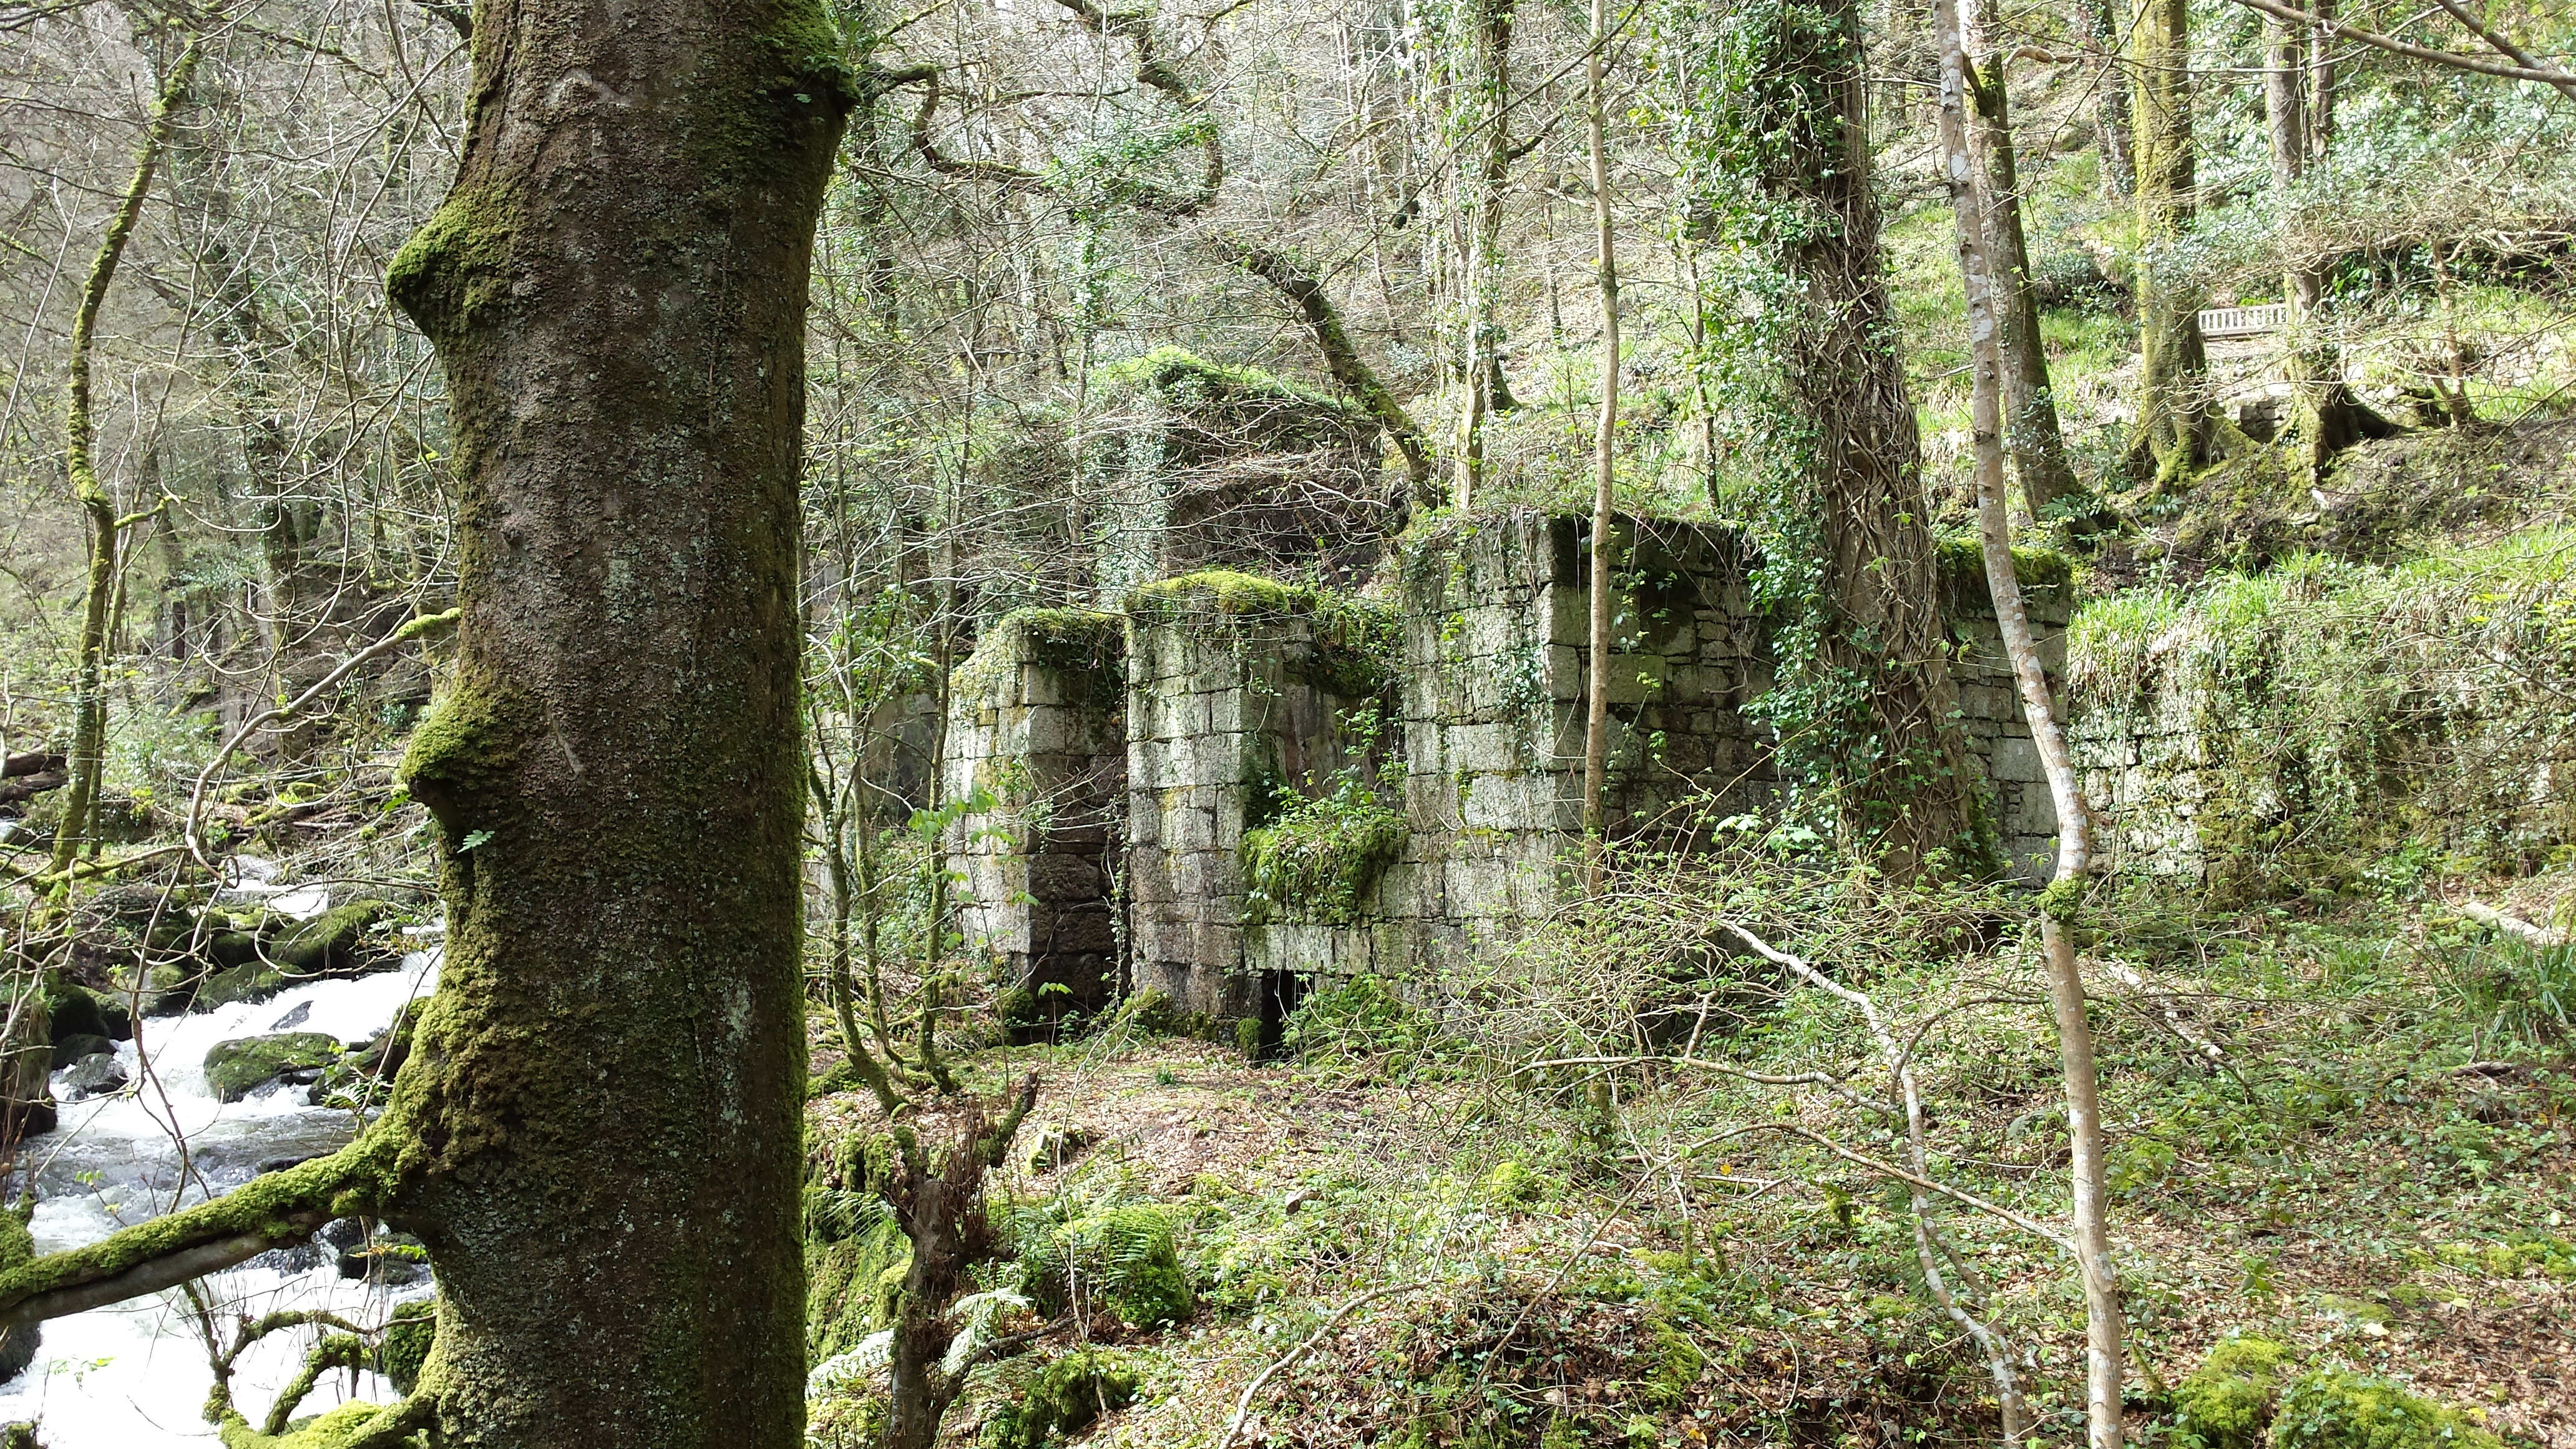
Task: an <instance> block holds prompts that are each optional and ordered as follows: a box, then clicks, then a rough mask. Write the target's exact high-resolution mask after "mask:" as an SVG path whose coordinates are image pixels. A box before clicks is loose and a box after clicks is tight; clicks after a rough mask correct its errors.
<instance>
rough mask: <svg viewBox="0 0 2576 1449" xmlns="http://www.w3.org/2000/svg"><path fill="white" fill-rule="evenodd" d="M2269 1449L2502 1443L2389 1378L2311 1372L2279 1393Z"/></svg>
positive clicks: (2479, 1448)
mask: <svg viewBox="0 0 2576 1449" xmlns="http://www.w3.org/2000/svg"><path fill="white" fill-rule="evenodd" d="M2270 1446H2271V1449H2446V1446H2456V1449H2504V1441H2503V1440H2501V1439H2498V1438H2497V1437H2496V1436H2495V1435H2493V1434H2491V1433H2488V1432H2487V1431H2486V1430H2484V1429H2481V1428H2479V1427H2478V1426H2477V1425H2476V1424H2474V1423H2471V1422H2470V1421H2469V1420H2468V1418H2467V1417H2466V1416H2464V1415H2462V1414H2461V1413H2460V1412H2459V1411H2457V1410H2455V1409H2450V1408H2446V1407H2444V1406H2442V1405H2440V1404H2437V1403H2434V1402H2433V1401H2432V1400H2430V1399H2427V1398H2425V1397H2423V1396H2422V1395H2420V1394H2414V1393H2410V1392H2408V1391H2407V1390H2406V1388H2405V1387H2404V1386H2403V1385H2401V1384H2397V1383H2393V1382H2391V1381H2390V1380H2387V1379H2382V1378H2371V1377H2369V1376H2367V1375H2363V1374H2356V1373H2350V1372H2347V1371H2345V1370H2343V1369H2332V1368H2312V1369H2310V1370H2308V1371H2307V1372H2306V1373H2303V1374H2301V1375H2299V1376H2298V1377H2297V1378H2296V1379H2294V1380H2292V1381H2291V1383H2290V1386H2289V1387H2288V1388H2286V1389H2284V1390H2282V1391H2281V1395H2280V1404H2279V1408H2278V1409H2277V1411H2276V1412H2275V1413H2274V1415H2273V1418H2272V1434H2271V1439H2270Z"/></svg>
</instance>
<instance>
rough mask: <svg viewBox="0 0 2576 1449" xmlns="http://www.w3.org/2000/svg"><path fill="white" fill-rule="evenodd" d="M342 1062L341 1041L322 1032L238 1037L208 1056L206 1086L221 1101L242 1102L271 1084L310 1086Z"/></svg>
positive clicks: (212, 1051)
mask: <svg viewBox="0 0 2576 1449" xmlns="http://www.w3.org/2000/svg"><path fill="white" fill-rule="evenodd" d="M339 1059H340V1043H339V1040H338V1038H336V1037H331V1036H327V1035H325V1034H323V1033H321V1032H318V1031H289V1032H280V1033H277V1034H276V1035H273V1036H246V1037H235V1038H234V1039H232V1040H231V1041H219V1042H217V1043H215V1044H214V1046H213V1047H212V1048H210V1049H209V1050H208V1051H207V1052H206V1085H207V1086H209V1087H211V1088H213V1089H214V1093H215V1099H216V1100H217V1101H222V1102H238V1101H240V1100H241V1099H242V1098H244V1097H247V1096H249V1095H250V1094H251V1093H252V1092H255V1091H257V1090H258V1089H260V1088H261V1087H264V1086H266V1085H268V1084H269V1083H271V1082H281V1081H282V1082H287V1083H290V1084H292V1085H295V1086H308V1085H310V1084H312V1083H314V1082H316V1081H319V1080H321V1077H322V1072H323V1070H324V1069H325V1068H327V1067H329V1066H330V1065H331V1064H332V1063H333V1062H336V1061H338V1060H339Z"/></svg>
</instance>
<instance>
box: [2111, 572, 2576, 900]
mask: <svg viewBox="0 0 2576 1449" xmlns="http://www.w3.org/2000/svg"><path fill="white" fill-rule="evenodd" d="M2571 560H2576V532H2571V531H2569V530H2563V529H2561V530H2548V531H2543V532H2540V533H2535V534H2528V535H2524V536H2522V537H2519V538H2514V539H2509V540H2507V541H2505V542H2502V543H2499V544H2494V545H2490V546H2487V547H2484V548H2478V549H2470V550H2459V551H2453V552H2446V553H2442V554H2437V555H2434V556H2432V557H2428V558H2425V559H2421V560H2418V561H2415V562H2412V563H2408V564H2403V565H2394V566H2378V565H2368V564H2352V563H2341V562H2336V561H2332V560H2327V559H2322V558H2308V559H2303V560H2293V561H2290V562H2287V563H2284V564H2280V565H2277V566H2275V567H2274V568H2272V569H2271V570H2269V571H2267V572H2265V573H2262V574H2259V575H2254V576H2244V577H2240V576H2219V577H2213V578H2212V579H2210V580H2208V581H2205V582H2204V583H2202V584H2200V585H2198V586H2196V587H2194V588H2191V589H2189V590H2181V589H2174V590H2150V591H2140V592H2134V593H2130V594H2124V595H2121V596H2118V597H2116V598H2113V599H2109V600H2106V601H2103V602H2101V603H2098V604H2095V605H2092V606H2090V607H2088V608H2087V609H2086V610H2085V612H2084V613H2083V615H2082V616H2081V617H2080V618H2079V619H2077V621H2076V623H2075V627H2074V630H2073V652H2072V663H2071V665H2070V668H2069V678H2070V682H2071V690H2070V695H2071V699H2072V703H2073V718H2074V727H2073V730H2072V736H2073V742H2074V745H2075V747H2076V751H2077V757H2078V761H2079V763H2080V764H2081V765H2082V767H2083V769H2084V776H2085V787H2086V793H2087V796H2088V798H2090V799H2091V800H2093V801H2094V802H2096V803H2097V805H2098V807H2099V808H2101V809H2102V810H2103V812H2104V813H2105V815H2106V816H2107V818H2108V820H2109V822H2110V830H2109V831H2108V832H2107V840H2106V844H2107V846H2108V848H2109V851H2110V854H2111V861H2112V865H2113V867H2114V868H2115V869H2118V870H2121V871H2125V872H2131V873H2136V874H2156V875H2166V876H2173V877H2179V878H2182V879H2185V880H2190V881H2194V882H2198V883H2200V884H2202V885H2204V886H2206V887H2207V888H2208V889H2210V890H2211V891H2212V892H2213V893H2215V894H2217V895H2219V896H2221V897H2224V898H2229V899H2256V898H2263V897H2274V896H2280V895H2285V894H2298V893H2301V892H2304V891H2308V890H2315V889H2324V890H2335V889H2340V888H2344V887H2348V886H2351V885H2353V884H2355V883H2362V882H2366V879H2367V878H2368V877H2369V876H2370V875H2372V874H2373V873H2378V874H2381V875H2387V874H2389V873H2391V872H2420V871H2421V870H2423V869H2424V868H2425V867H2427V866H2428V865H2433V864H2439V863H2442V862H2444V861H2445V860H2447V861H2450V862H2455V863H2458V864H2461V865H2465V866H2470V867H2473V868H2478V869H2489V870H2503V871H2508V872H2510V871H2514V870H2519V869H2526V868H2531V867H2536V866H2539V865H2542V864H2545V863H2547V862H2548V861H2550V860H2551V859H2552V858H2553V857H2554V856H2556V855H2557V854H2559V853H2560V852H2563V851H2565V850H2566V849H2568V847H2569V846H2570V845H2571V843H2576V791H2571V788H2570V785H2571V781H2576V710H2571V709H2570V708H2569V705H2568V701H2569V700H2570V699H2571V698H2576V577H2571V575H2576V562H2571Z"/></svg>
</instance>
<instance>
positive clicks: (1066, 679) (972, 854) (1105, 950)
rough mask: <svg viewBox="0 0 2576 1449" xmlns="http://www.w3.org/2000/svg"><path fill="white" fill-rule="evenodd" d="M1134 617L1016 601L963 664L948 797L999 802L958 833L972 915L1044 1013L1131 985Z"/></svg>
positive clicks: (955, 866) (957, 864)
mask: <svg viewBox="0 0 2576 1449" xmlns="http://www.w3.org/2000/svg"><path fill="white" fill-rule="evenodd" d="M1125 628H1126V621H1125V620H1124V619H1123V618H1122V617H1120V616H1119V615H1116V614H1104V613H1093V612H1089V611H1084V610H1069V609H1048V610H1027V611H1023V612H1021V613H1016V614H1012V615H1009V616H1006V617H1005V618H1004V619H1002V620H1001V621H1000V622H999V623H998V624H996V625H995V626H994V627H993V628H991V629H989V630H987V631H986V632H985V635H984V638H983V639H982V640H981V641H980V642H979V643H978V644H977V646H976V649H975V653H974V654H973V656H972V657H970V658H969V659H968V660H967V661H966V663H965V664H963V665H961V666H960V667H959V668H958V669H957V670H956V672H955V673H954V675H953V676H952V677H951V683H950V690H949V715H948V736H947V748H946V751H945V755H944V759H943V760H942V791H941V793H942V798H944V799H946V800H952V801H954V800H967V799H971V798H973V797H975V795H976V794H977V792H979V791H981V792H982V793H983V794H984V795H985V796H986V797H987V798H988V799H989V800H990V802H991V803H990V806H989V808H987V809H984V810H980V811H977V812H975V813H973V814H970V815H968V816H966V817H965V818H964V819H962V820H960V821H959V822H958V824H957V825H956V826H955V827H953V828H952V829H951V831H950V832H949V835H948V839H947V850H948V855H949V865H950V868H951V869H952V870H954V871H956V872H957V873H958V874H959V875H960V876H961V877H963V885H962V887H961V889H960V891H959V923H958V924H959V928H960V930H961V931H962V932H963V934H964V935H965V937H966V939H967V940H969V941H970V942H974V943H977V944H978V945H979V946H980V947H981V948H982V949H983V950H984V951H985V952H987V953H988V954H989V955H991V956H992V957H993V958H994V962H995V965H996V966H997V967H998V968H999V969H1000V970H1001V971H1003V972H1004V973H1006V974H1007V977H1008V979H1009V981H1010V982H1011V983H1012V984H1013V985H1014V986H1016V987H1019V988H1021V989H1024V990H1026V991H1029V992H1030V993H1031V994H1032V995H1031V998H1030V1003H1029V1004H1030V1008H1031V1010H1032V1011H1033V1013H1034V1014H1035V1015H1036V1016H1038V1017H1041V1018H1046V1019H1052V1018H1053V1017H1054V1016H1056V1015H1058V1014H1060V1013H1061V1012H1062V1011H1063V1010H1064V1009H1067V1008H1069V1007H1090V1006H1096V1005H1097V1004H1099V1003H1100V1002H1101V1001H1103V1000H1105V999H1107V998H1108V997H1109V996H1110V995H1112V994H1114V992H1115V991H1116V989H1117V987H1118V985H1119V970H1118V964H1119V956H1120V936H1121V934H1122V931H1121V927H1120V924H1119V922H1118V920H1117V914H1116V901H1117V892H1116V891H1115V889H1114V888H1113V881H1112V873H1113V871H1114V870H1115V869H1116V868H1117V866H1118V856H1119V854H1120V852H1121V851H1122V850H1123V849H1124V845H1125V816H1126V804H1127V802H1126V785H1127V713H1126V697H1125V662H1126V641H1125ZM1050 984H1051V985H1057V986H1062V987H1063V988H1065V989H1064V991H1063V992H1061V993H1058V992H1045V991H1042V990H1041V989H1040V988H1042V987H1044V986H1047V985H1050Z"/></svg>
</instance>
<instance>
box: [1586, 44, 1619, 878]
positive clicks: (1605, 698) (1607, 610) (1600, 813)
mask: <svg viewBox="0 0 2576 1449" xmlns="http://www.w3.org/2000/svg"><path fill="white" fill-rule="evenodd" d="M1609 44H1610V13H1609V0H1592V34H1591V44H1590V45H1589V47H1588V48H1587V49H1586V50H1585V52H1584V57H1583V80H1584V116H1583V130H1584V139H1585V141H1586V142H1587V143H1588V144H1589V145H1590V148H1591V152H1592V233H1593V236H1592V243H1593V245H1594V246H1595V247H1597V248H1599V249H1600V255H1599V256H1598V257H1596V258H1595V259H1594V260H1595V264H1596V265H1597V266H1598V267H1599V278H1600V286H1601V416H1600V420H1599V423H1598V425H1597V426H1596V428H1595V430H1594V433H1593V439H1592V464H1593V485H1592V590H1591V604H1592V617H1591V621H1590V623H1591V632H1590V635H1589V643H1590V647H1591V651H1592V657H1591V677H1590V679H1589V680H1588V681H1587V682H1586V688H1585V691H1584V695H1585V701H1586V702H1585V706H1584V715H1583V836H1584V849H1585V853H1586V862H1587V864H1586V868H1585V880H1586V882H1587V885H1588V888H1589V889H1591V890H1594V891H1598V890H1599V889H1600V887H1601V847H1602V842H1603V837H1604V836H1605V835H1607V834H1608V831H1609V815H1608V811H1607V810H1606V808H1605V807H1604V805H1603V800H1602V797H1603V794H1604V792H1605V790H1606V788H1607V784H1608V780H1609V774H1610V643H1611V640H1610V617H1611V611H1612V606H1613V603H1614V600H1613V597H1612V596H1613V595H1614V594H1615V593H1616V592H1617V590H1616V588H1615V587H1614V585H1613V584H1612V582H1611V570H1612V569H1613V568H1614V567H1616V565H1617V563H1618V555H1617V547H1616V544H1615V543H1614V541H1613V539H1612V537H1611V534H1612V530H1613V528H1614V526H1615V524H1616V523H1617V519H1616V517H1615V516H1614V515H1613V513H1612V511H1611V510H1612V505H1613V502H1614V500H1613V498H1612V489H1613V484H1614V483H1615V482H1616V481H1617V476H1618V470H1617V465H1618V451H1617V448H1618V438H1619V252H1618V244H1617V243H1618V238H1617V235H1616V233H1615V231H1614V230H1613V227H1612V218H1611V214H1610V142H1609V134H1608V132H1609V121H1608V115H1607V107H1606V103H1605V102H1604V99H1603V95H1602V92H1603V89H1604V78H1603V66H1604V58H1603V55H1602V52H1603V50H1605V49H1606V48H1607V47H1608V46H1609Z"/></svg>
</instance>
